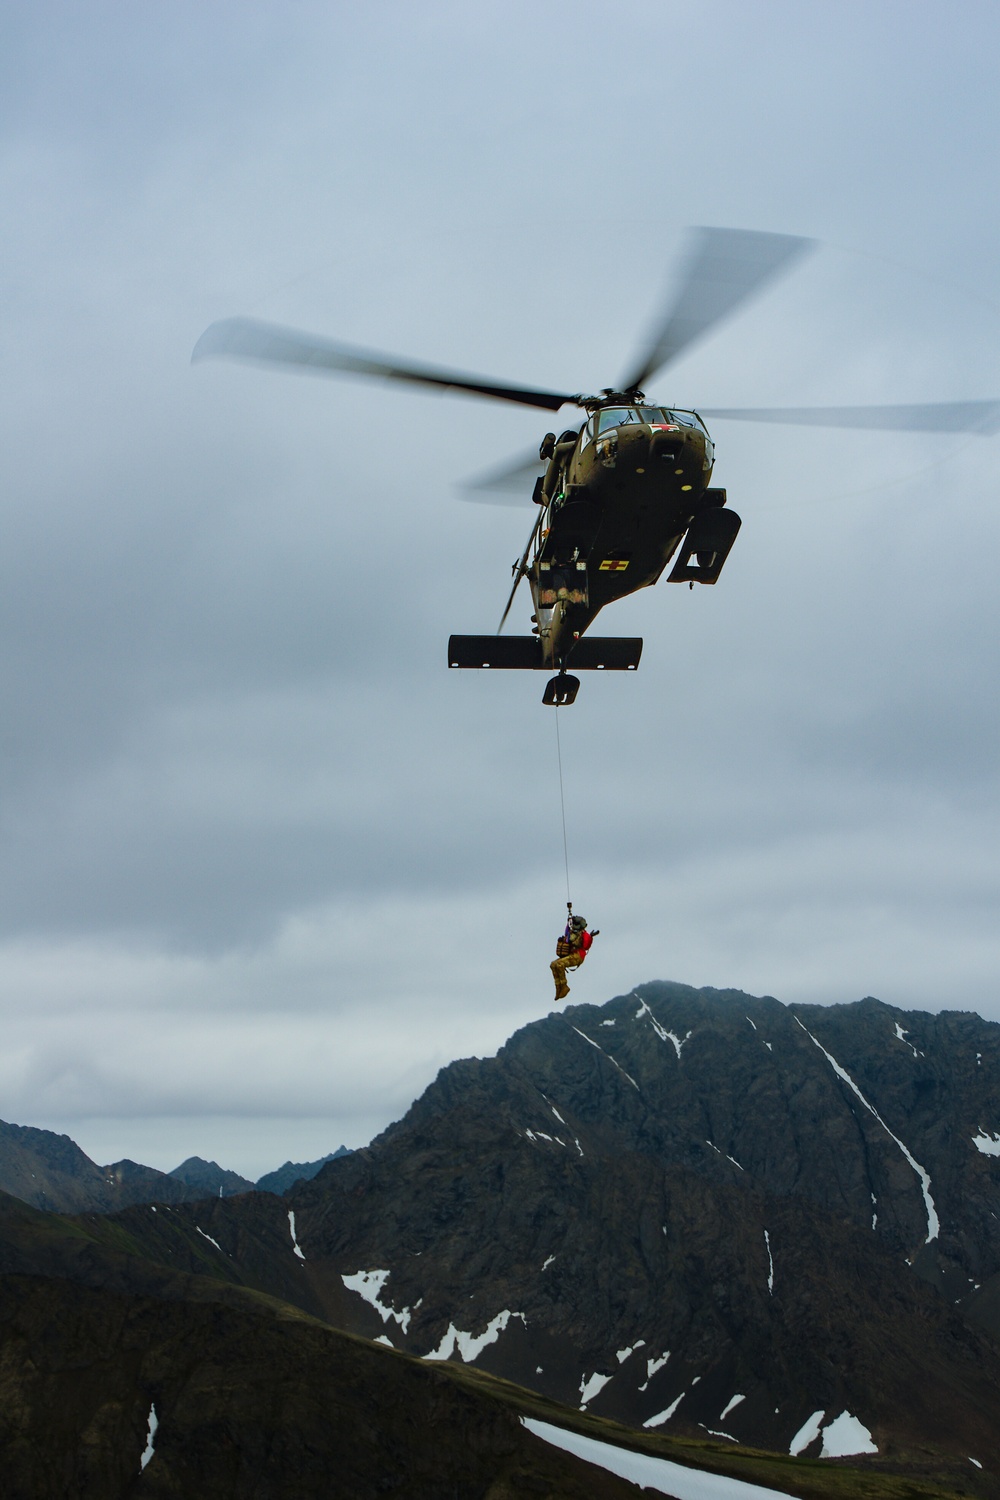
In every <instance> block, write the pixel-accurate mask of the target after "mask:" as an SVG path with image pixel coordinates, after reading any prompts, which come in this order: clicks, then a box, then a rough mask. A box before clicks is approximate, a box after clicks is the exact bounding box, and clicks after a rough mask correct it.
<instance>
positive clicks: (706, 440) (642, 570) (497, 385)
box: [192, 228, 1000, 707]
mask: <svg viewBox="0 0 1000 1500" xmlns="http://www.w3.org/2000/svg"><path fill="white" fill-rule="evenodd" d="M814 243H815V242H814V241H812V240H808V239H804V238H802V237H800V236H796V235H786V234H774V233H769V232H765V231H760V230H748V229H721V228H701V229H696V230H692V231H690V232H689V243H688V253H687V258H686V262H685V264H684V266H683V268H682V270H681V273H680V276H679V278H678V282H677V287H676V291H675V295H674V298H673V300H672V302H671V303H670V305H669V306H668V308H667V309H666V311H665V312H664V313H663V314H662V315H661V316H660V317H659V318H658V319H657V320H656V322H655V324H654V325H653V326H652V328H651V330H650V333H649V335H648V336H647V338H646V341H645V344H644V346H643V348H642V352H641V353H640V355H639V356H638V357H637V358H636V360H635V361H634V362H633V364H632V366H631V367H630V369H629V370H628V372H627V374H626V375H625V377H624V378H623V379H622V380H621V381H620V382H619V383H618V386H617V387H614V388H612V387H606V388H605V389H602V390H601V391H600V392H599V393H598V394H596V395H587V394H584V393H582V392H578V393H575V394H572V393H568V392H562V391H549V390H543V389H537V388H534V387H529V386H514V385H510V384H507V383H504V382H498V381H491V380H489V379H487V378H486V377H483V376H476V375H469V374H465V373H462V372H457V371H452V370H446V369H441V368H437V367H434V366H425V365H417V364H411V363H406V362H403V361H400V360H397V359H394V358H391V357H389V356H386V355H382V354H376V353H373V352H371V351H368V350H363V349H357V348H354V347H351V346H348V345H344V344H339V343H334V342H333V341H332V340H329V339H326V338H320V337H316V336H314V335H311V334H307V333H300V332H298V331H296V330H294V329H288V328H282V327H279V326H277V325H274V324H270V323H264V322H260V321H258V320H256V319H249V318H227V319H223V320H222V321H221V322H218V323H213V324H212V325H211V326H210V327H209V328H208V329H206V331H205V333H204V334H202V336H201V338H200V339H199V340H198V343H197V344H196V345H195V349H194V352H193V354H192V360H193V361H194V360H201V359H206V358H211V357H220V356H221V357H226V358H233V359H243V360H250V361H252V362H256V363H262V364H277V365H284V366H290V367H293V368H299V369H305V370H308V371H312V372H315V373H319V374H328V373H342V374H351V375H359V376H368V377H374V378H381V379H387V380H400V381H405V382H408V383H411V384H416V385H422V386H428V387H432V388H436V389H438V390H448V391H456V392H460V393H465V394H468V395H476V396H482V397H486V398H488V399H491V400H497V401H507V402H515V403H517V404H519V405H522V406H529V407H534V408H538V409H540V410H543V411H550V412H558V411H560V410H561V409H562V408H564V407H567V406H570V407H576V408H577V409H578V410H579V411H582V412H583V413H584V414H585V420H584V421H583V422H582V423H579V419H577V420H578V425H570V426H568V427H567V428H565V429H564V430H563V431H562V433H560V434H559V435H558V436H557V435H556V433H555V432H547V433H546V434H545V436H544V437H543V438H542V441H541V444H540V447H539V450H538V459H537V460H535V458H534V455H531V457H530V459H529V460H527V461H525V460H523V459H521V460H518V461H517V462H516V463H514V464H511V465H507V466H505V467H504V468H503V469H501V470H499V471H498V472H496V473H494V474H493V475H491V476H490V477H489V478H487V479H486V480H485V481H483V482H482V488H484V489H494V490H496V489H503V488H508V487H509V486H510V485H511V484H515V485H520V486H523V489H524V492H525V493H526V492H527V486H528V484H529V483H530V482H531V479H532V476H534V486H533V489H532V490H531V499H532V501H533V502H534V504H535V506H536V507H537V510H536V514H535V518H534V522H533V525H532V528H531V532H530V534H529V537H528V541H527V545H526V546H525V548H524V552H523V554H522V555H521V557H520V559H519V560H518V561H517V562H515V563H514V565H513V569H512V572H513V578H514V582H513V586H512V588H511V591H510V596H509V598H508V600H507V606H506V608H505V610H504V612H503V616H502V618H501V620H500V625H499V627H498V629H497V632H496V634H495V635H453V636H451V638H450V640H449V643H448V665H449V667H455V668H463V667H465V668H482V667H489V668H494V669H495V668H507V669H520V670H528V671H537V670H547V671H550V672H554V674H555V675H554V676H553V677H551V678H550V680H549V682H548V683H547V685H546V688H545V691H544V694H543V699H542V701H543V702H544V703H546V704H548V705H550V706H554V707H561V706H565V705H568V704H570V703H572V702H573V701H574V700H575V698H576V695H577V692H578V691H579V687H580V679H579V678H578V677H577V676H575V673H576V672H577V671H580V670H584V671H587V670H595V671H601V670H603V671H635V670H636V668H637V667H638V665H639V659H640V656H641V653H642V640H641V638H639V637H624V636H607V637H603V638H601V637H594V636H588V635H586V634H585V632H586V631H587V630H588V629H589V627H590V626H591V625H592V623H593V621H594V620H595V619H596V617H597V615H598V614H599V613H600V611H601V610H602V609H604V608H605V606H606V605H608V604H612V603H614V602H615V601H616V600H618V599H622V598H624V597H626V596H627V595H628V594H632V593H634V592H635V591H636V590H638V589H641V588H648V587H650V586H651V585H653V584H655V583H656V582H657V581H658V580H659V578H660V577H661V575H662V574H663V572H664V570H665V568H666V567H667V565H668V564H669V563H671V561H672V563H673V566H672V567H671V570H670V572H669V574H668V576H667V582H668V583H687V584H688V585H689V586H690V587H691V588H693V587H694V585H695V584H696V583H698V584H714V583H716V582H717V580H718V578H719V575H720V573H721V571H722V568H723V565H724V564H725V562H726V559H727V557H728V556H729V553H730V550H731V549H732V546H733V543H734V542H735V540H736V536H737V533H738V532H739V529H740V525H741V521H740V517H739V516H738V515H737V514H736V512H735V511H734V510H732V509H731V508H730V507H729V506H728V504H727V494H726V491H725V489H720V488H718V487H715V486H713V485H712V482H711V481H712V477H713V469H714V463H715V446H714V443H713V440H712V438H711V436H710V434H709V430H708V427H707V426H706V424H705V420H704V419H705V418H706V417H707V418H709V419H711V420H715V419H719V420H737V421H757V422H786V423H794V424H802V425H815V426H828V427H846V428H856V429H869V430H872V429H875V430H883V431H920V432H971V433H979V434H981V435H984V436H988V435H992V434H994V433H996V432H997V431H1000V401H965V402H946V403H943V404H936V405H934V404H918V405H908V406H867V407H792V408H768V407H740V408H718V409H714V410H704V409H703V410H702V411H700V412H699V411H695V410H693V409H690V410H688V409H683V408H679V407H674V406H668V405H664V404H661V403H658V402H656V401H654V400H652V399H647V397H646V395H645V392H644V387H645V386H646V385H647V383H648V382H649V381H650V380H652V379H653V377H654V376H656V375H657V374H659V373H661V372H662V371H663V370H665V369H666V368H667V367H668V366H669V365H671V364H672V363H673V362H674V361H675V360H676V359H678V358H679V356H680V355H681V354H683V353H685V352H686V351H687V350H688V349H689V348H690V347H691V346H692V345H693V344H694V343H695V342H696V341H697V340H698V339H700V338H701V337H703V336H704V335H705V334H706V333H707V332H708V331H709V330H710V329H712V328H713V327H715V326H716V325H717V324H718V323H720V322H721V321H722V320H723V319H725V318H727V317H729V316H730V315H731V314H732V313H734V312H735V311H736V309H737V308H738V307H739V306H740V305H741V304H743V303H745V302H747V301H748V300H749V299H750V298H751V297H752V296H754V295H756V294H757V293H759V292H760V291H762V290H763V288H764V287H765V286H766V285H767V284H768V283H769V282H771V281H773V280H774V279H775V278H776V277H777V276H778V275H779V274H783V273H784V272H786V271H787V270H789V269H790V268H791V266H792V265H793V264H794V262H795V261H796V260H798V259H799V258H800V257H801V256H802V255H804V254H805V253H806V252H807V251H808V250H809V249H811V248H812V246H813V245H814ZM524 579H526V580H527V582H528V586H529V588H530V591H531V597H532V602H533V605H534V610H533V613H532V617H531V619H532V631H531V634H530V635H526V636H510V635H504V634H503V627H504V625H505V623H506V621H507V617H508V615H509V614H510V610H511V607H512V605H513V603H514V598H515V596H516V594H517V590H518V587H519V585H520V584H521V582H522V580H524ZM569 668H572V672H571V671H570V670H569Z"/></svg>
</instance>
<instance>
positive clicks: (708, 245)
mask: <svg viewBox="0 0 1000 1500" xmlns="http://www.w3.org/2000/svg"><path fill="white" fill-rule="evenodd" d="M689 243H690V246H691V248H690V252H689V257H688V262H687V265H686V267H685V270H684V275H683V278H682V280H681V284H680V287H679V288H678V290H677V293H676V295H675V297H674V301H673V305H672V306H671V308H670V310H669V311H668V312H667V314H666V315H665V317H664V318H663V321H662V323H661V324H660V326H659V328H658V329H657V331H656V332H655V334H654V336H653V338H652V340H651V342H650V344H649V347H648V349H647V350H646V353H645V355H644V356H643V358H642V361H641V363H640V364H639V365H638V366H637V367H636V368H635V369H634V370H633V371H632V372H631V373H630V374H629V375H628V377H627V379H625V380H624V381H623V382H622V385H621V389H622V390H623V391H631V390H633V389H638V390H641V389H642V388H643V387H644V386H645V384H646V382H647V381H648V380H650V379H651V378H652V376H654V375H655V374H656V372H657V371H658V370H662V369H663V368H664V366H665V365H668V364H671V363H672V362H673V361H674V360H675V359H677V357H678V355H680V354H682V353H683V352H684V350H685V349H687V348H688V347H689V346H690V345H691V344H693V343H694V342H695V341H696V339H699V338H701V337H702V335H703V334H705V333H707V332H708V330H709V329H710V328H712V327H714V325H715V324H716V323H719V322H721V321H722V319H723V318H726V317H728V316H729V315H730V313H733V312H735V311H736V309H737V308H738V307H739V306H740V304H741V303H742V302H745V301H746V300H747V298H748V297H751V296H752V295H753V294H754V293H755V292H757V291H759V290H760V289H761V288H762V287H763V286H764V285H765V284H766V283H767V282H768V281H770V280H771V279H772V277H774V276H776V275H777V273H778V272H779V271H780V270H782V269H788V267H790V265H791V263H792V262H793V261H794V260H796V259H797V258H798V257H799V256H800V255H802V254H803V253H804V252H805V251H806V250H808V249H809V248H810V246H811V245H812V243H813V242H812V240H805V239H800V238H798V237H797V236H795V235H790V234H764V233H761V232H759V231H757V230H754V229H694V230H691V231H690V236H689Z"/></svg>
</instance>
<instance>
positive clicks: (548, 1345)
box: [114, 984, 1000, 1474]
mask: <svg viewBox="0 0 1000 1500" xmlns="http://www.w3.org/2000/svg"><path fill="white" fill-rule="evenodd" d="M998 1065H1000V1027H997V1026H994V1025H992V1024H989V1023H986V1022H983V1021H982V1020H980V1019H979V1018H978V1017H975V1016H971V1015H961V1014H955V1013H951V1014H949V1013H947V1012H945V1013H942V1014H941V1015H938V1016H933V1015H926V1014H920V1013H906V1014H904V1013H902V1012H899V1011H896V1010H893V1009H892V1008H890V1007H887V1006H884V1005H881V1004H880V1003H879V1002H877V1001H873V1000H866V1001H862V1002H860V1003H858V1004H856V1005H850V1006H840V1007H832V1008H829V1009H827V1008H820V1007H801V1006H789V1007H786V1006H783V1005H780V1004H779V1003H778V1002H777V1001H776V1000H773V999H770V998H767V997H765V998H762V999H758V998H753V997H749V996H746V995H743V994H741V993H739V992H716V991H695V990H691V989H688V988H686V987H684V986H679V985H670V984H654V985H647V986H642V987H641V988H640V989H638V990H637V991H636V992H634V993H632V994H630V995H627V996H621V997H619V998H618V999H616V1000H613V1001H611V1002H610V1003H609V1004H608V1005H606V1006H603V1007H591V1006H576V1007H571V1008H570V1009H568V1010H567V1011H565V1012H563V1013H561V1014H553V1015H551V1016H549V1017H547V1018H546V1019H545V1020H542V1021H538V1022H535V1023H533V1024H532V1025H530V1026H527V1027H525V1028H524V1029H523V1030H522V1031H520V1032H518V1033H517V1034H516V1035H515V1036H514V1037H512V1038H511V1040H510V1042H509V1043H508V1044H507V1045H506V1046H505V1047H504V1048H503V1049H501V1051H500V1053H499V1054H498V1055H497V1057H496V1058H493V1059H488V1060H484V1061H480V1060H475V1059H472V1060H467V1061H464V1062H460V1063H455V1064H452V1065H451V1066H450V1067H448V1068H446V1069H444V1070H443V1071H442V1073H441V1074H440V1075H439V1077H438V1079H437V1080H436V1082H435V1083H434V1084H433V1085H432V1086H431V1088H429V1089H428V1090H427V1091H426V1093H425V1094H424V1095H423V1097H422V1098H421V1099H420V1100H418V1101H417V1103H416V1104H415V1105H414V1106H413V1107H412V1109H411V1110H410V1111H409V1113H408V1114H407V1115H406V1117H405V1118H404V1119H403V1120H402V1121H401V1122H399V1124H397V1125H395V1126H393V1127H391V1128H390V1129H389V1130H388V1131H386V1132H385V1133H384V1134H383V1135H382V1136H381V1137H380V1138H379V1139H378V1140H377V1141H375V1142H373V1144H372V1146H371V1147H370V1148H368V1149H367V1150H364V1151H359V1152H355V1153H353V1154H352V1155H350V1156H348V1157H345V1158H343V1159H341V1160H338V1161H334V1162H331V1163H329V1164H328V1165H327V1166H326V1167H324V1168H323V1170H322V1171H321V1172H320V1173H319V1174H318V1175H317V1176H316V1177H315V1178H314V1179H313V1180H312V1181H311V1182H306V1183H299V1184H298V1185H297V1186H296V1187H295V1188H294V1189H293V1190H292V1191H291V1193H289V1194H288V1195H287V1196H286V1197H285V1198H284V1199H283V1200H281V1201H278V1200H275V1199H268V1198H266V1197H264V1196H263V1195H258V1196H257V1197H256V1198H255V1199H248V1198H235V1199H229V1200H223V1201H221V1202H218V1201H216V1202H214V1203H211V1204H205V1205H199V1206H198V1208H197V1209H191V1208H184V1207H183V1206H177V1207H176V1208H175V1209H172V1210H171V1211H170V1212H169V1214H168V1213H166V1212H163V1213H160V1214H159V1215H158V1216H157V1215H154V1214H153V1213H152V1212H151V1211H149V1210H142V1209H131V1210H129V1211H128V1212H127V1213H124V1214H122V1215H120V1216H119V1217H118V1218H117V1219H116V1220H115V1221H114V1223H115V1224H116V1225H117V1226H118V1227H117V1231H116V1232H119V1233H123V1234H125V1233H127V1234H128V1235H129V1236H131V1237H132V1241H133V1243H134V1245H135V1246H136V1247H137V1248H141V1247H145V1251H146V1252H147V1253H151V1254H154V1255H156V1257H157V1258H159V1259H161V1260H163V1261H164V1262H165V1263H169V1264H172V1265H178V1266H184V1267H187V1268H191V1269H194V1268H195V1267H196V1266H197V1267H198V1268H200V1269H203V1270H205V1271H207V1272H208V1273H209V1274H214V1275H216V1276H219V1277H220V1278H225V1279H231V1280H235V1281H243V1282H244V1283H245V1284H248V1285H253V1286H257V1287H260V1288H262V1289H265V1290H271V1291H273V1292H275V1293H276V1294H277V1295H280V1296H282V1297H285V1298H287V1299H289V1300H295V1301H297V1302H298V1303H299V1305H301V1306H303V1307H304V1308H307V1309H309V1310H310V1311H313V1312H315V1313H317V1314H319V1315H321V1316H323V1317H325V1318H327V1319H328V1320H329V1321H331V1322H332V1323H334V1324H335V1325H336V1326H338V1327H341V1328H344V1329H347V1330H350V1331H354V1332H358V1333H361V1334H365V1335H367V1336H368V1337H371V1338H375V1337H378V1338H380V1339H381V1340H383V1341H384V1342H391V1343H392V1344H393V1345H394V1346H395V1347H397V1348H403V1349H406V1350H408V1351H411V1352H414V1353H417V1354H419V1355H421V1356H423V1357H424V1358H430V1359H446V1358H452V1359H458V1360H464V1361H468V1362H470V1363H475V1365H476V1366H477V1367H478V1368H481V1369H486V1370H491V1371H494V1372H496V1373H497V1374H500V1375H504V1376H508V1377H510V1378H512V1379H516V1380H517V1381H519V1382H521V1383H523V1384H525V1385H529V1386H532V1387H534V1388H535V1389H537V1390H538V1391H540V1392H543V1393H546V1394H548V1395H550V1396H552V1397H554V1398H557V1399H559V1400H560V1401H565V1402H567V1403H574V1404H577V1405H585V1406H586V1407H587V1409H588V1410H589V1411H593V1412H595V1413H598V1414H604V1415H607V1416H609V1417H615V1418H618V1419H619V1420H621V1421H624V1422H627V1423H630V1424H632V1425H633V1426H635V1427H643V1426H645V1427H646V1428H647V1429H649V1430H655V1431H667V1432H680V1433H687V1434H690V1435H692V1436H693V1435H695V1434H700V1435H702V1436H704V1434H705V1432H706V1431H708V1432H712V1433H718V1434H724V1435H725V1436H726V1437H728V1438H729V1439H730V1440H732V1441H736V1442H740V1443H754V1444H761V1445H766V1446H768V1447H773V1448H777V1449H781V1450H783V1451H785V1452H787V1451H788V1450H789V1448H790V1447H791V1446H793V1445H794V1444H795V1440H796V1438H798V1443H799V1444H800V1445H802V1446H803V1451H805V1452H807V1453H811V1454H815V1453H819V1451H820V1450H821V1448H824V1447H826V1448H827V1450H828V1451H829V1450H830V1449H832V1448H835V1447H836V1441H835V1438H836V1434H837V1433H839V1432H840V1431H843V1430H844V1427H845V1425H846V1427H848V1428H849V1429H850V1430H851V1432H852V1433H853V1435H854V1437H855V1441H856V1445H857V1444H858V1443H860V1445H861V1446H864V1445H865V1439H864V1437H863V1436H861V1437H859V1434H861V1433H862V1432H863V1430H867V1432H868V1433H870V1434H871V1440H872V1445H873V1446H877V1449H878V1454H879V1459H878V1460H876V1459H874V1458H873V1459H872V1462H879V1461H884V1460H890V1461H892V1462H893V1463H896V1464H898V1463H918V1464H919V1463H920V1462H925V1461H926V1462H937V1461H938V1460H941V1461H943V1459H944V1457H945V1456H950V1459H951V1460H954V1462H956V1463H960V1464H962V1465H965V1466H966V1468H968V1467H969V1458H970V1456H971V1457H972V1458H975V1459H976V1460H977V1461H978V1462H979V1463H981V1464H983V1465H985V1470H984V1472H985V1473H987V1474H990V1473H992V1474H998V1473H1000V1441H998V1435H997V1434H998V1430H1000V1423H998V1418H1000V1358H998V1353H997V1349H996V1346H995V1345H994V1343H993V1338H992V1334H991V1328H992V1327H995V1324H994V1321H993V1319H994V1309H995V1305H996V1301H997V1300H998V1288H1000V1280H998V1272H1000V1233H998V1219H997V1214H998V1213H1000V1158H998V1157H997V1155H996V1154H995V1153H994V1151H993V1150H991V1146H995V1145H996V1133H997V1131H998V1130H1000V1086H998V1081H1000V1066H998ZM209 1240H210V1241H211V1243H209ZM977 1287H978V1288H979V1289H978V1290H977ZM845 1414H846V1416H845ZM810 1418H813V1419H814V1420H813V1424H812V1428H810V1427H809V1419H810ZM835 1422H837V1423H838V1425H837V1426H834V1425H833V1424H834V1423H835ZM803 1429H805V1432H803ZM810 1433H811V1437H810ZM969 1471H970V1472H971V1469H970V1470H969Z"/></svg>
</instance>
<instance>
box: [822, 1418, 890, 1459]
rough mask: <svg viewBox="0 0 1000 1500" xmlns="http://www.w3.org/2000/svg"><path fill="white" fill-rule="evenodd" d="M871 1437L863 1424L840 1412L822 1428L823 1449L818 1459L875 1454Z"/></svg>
mask: <svg viewBox="0 0 1000 1500" xmlns="http://www.w3.org/2000/svg"><path fill="white" fill-rule="evenodd" d="M877 1452H878V1447H877V1446H876V1444H875V1443H873V1442H872V1435H871V1433H870V1432H869V1431H868V1428H867V1427H866V1426H865V1424H864V1423H863V1422H859V1421H858V1418H857V1417H852V1416H851V1413H850V1412H849V1411H842V1412H841V1413H840V1416H839V1417H834V1419H833V1421H832V1422H830V1423H829V1424H828V1425H827V1426H826V1427H824V1428H823V1447H822V1450H821V1451H820V1455H819V1456H820V1458H853V1457H854V1456H855V1455H856V1454H859V1453H877Z"/></svg>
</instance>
